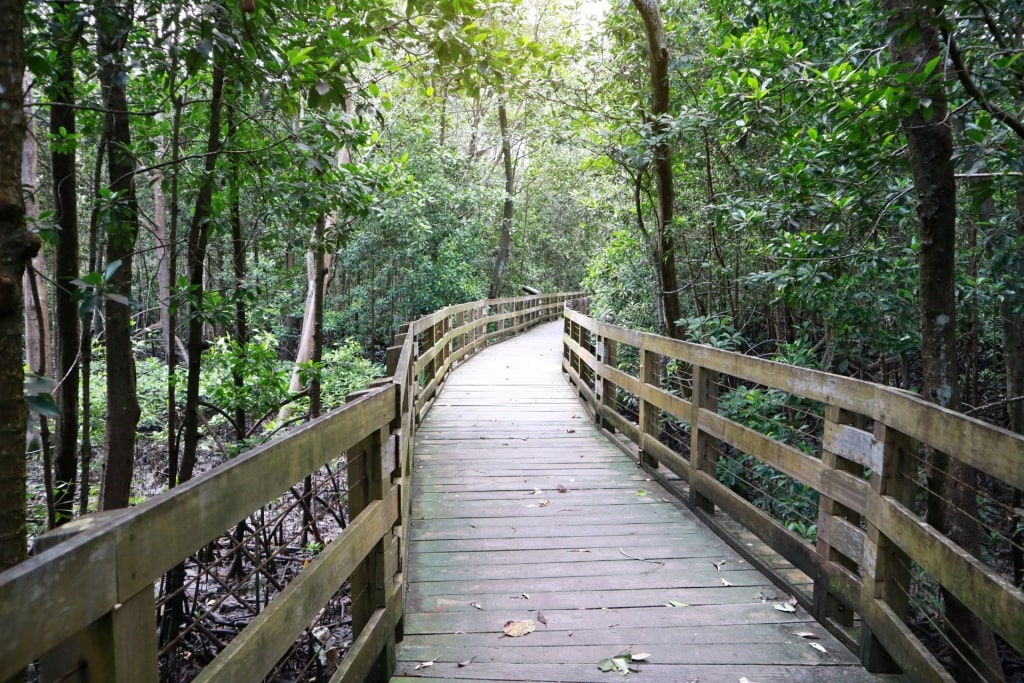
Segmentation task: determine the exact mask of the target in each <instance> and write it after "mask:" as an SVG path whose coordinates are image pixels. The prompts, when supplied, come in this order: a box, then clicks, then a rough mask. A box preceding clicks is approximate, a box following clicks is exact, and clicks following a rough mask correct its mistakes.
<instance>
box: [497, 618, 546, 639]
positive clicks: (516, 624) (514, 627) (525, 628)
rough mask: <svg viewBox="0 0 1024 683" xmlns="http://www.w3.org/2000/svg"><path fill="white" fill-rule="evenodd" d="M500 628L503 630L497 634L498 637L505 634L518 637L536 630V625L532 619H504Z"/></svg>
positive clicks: (502, 636)
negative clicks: (503, 623)
mask: <svg viewBox="0 0 1024 683" xmlns="http://www.w3.org/2000/svg"><path fill="white" fill-rule="evenodd" d="M502 630H503V631H505V632H504V633H503V634H501V635H500V636H498V637H499V638H504V637H505V636H508V637H509V638H518V637H520V636H525V635H526V634H527V633H533V632H534V631H535V630H537V625H536V624H535V623H533V619H523V620H522V621H506V622H505V626H504V627H503V629H502Z"/></svg>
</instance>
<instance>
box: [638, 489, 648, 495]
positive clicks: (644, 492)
mask: <svg viewBox="0 0 1024 683" xmlns="http://www.w3.org/2000/svg"><path fill="white" fill-rule="evenodd" d="M636 495H638V496H646V495H647V491H644V490H643V489H637V490H636Z"/></svg>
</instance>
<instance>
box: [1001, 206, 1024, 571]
mask: <svg viewBox="0 0 1024 683" xmlns="http://www.w3.org/2000/svg"><path fill="white" fill-rule="evenodd" d="M1016 223H1017V234H1016V235H1015V236H1013V237H1016V238H1017V239H1018V240H1021V241H1022V242H1024V190H1018V191H1017V221H1016ZM1017 277H1020V274H1019V273H1018V274H1017ZM999 313H1000V317H1001V318H1002V323H1003V358H1004V359H1005V360H1006V413H1007V416H1008V417H1009V421H1010V430H1011V431H1013V432H1016V433H1017V434H1024V295H1022V294H1021V293H1020V292H1019V290H1018V291H1017V294H1016V295H1015V296H1005V297H1003V300H1002V301H1000V302H999ZM1021 498H1022V496H1021V492H1020V491H1019V490H1016V491H1014V492H1013V507H1015V508H1020V507H1024V506H1022V501H1021ZM1013 539H1014V543H1013V545H1012V550H1011V556H1012V559H1013V583H1014V585H1015V586H1019V585H1021V582H1024V550H1022V548H1024V525H1022V524H1018V525H1017V528H1016V530H1015V532H1014V533H1013Z"/></svg>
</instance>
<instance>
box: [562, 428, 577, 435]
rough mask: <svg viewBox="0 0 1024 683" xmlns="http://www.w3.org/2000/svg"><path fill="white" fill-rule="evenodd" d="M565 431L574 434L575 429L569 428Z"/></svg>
mask: <svg viewBox="0 0 1024 683" xmlns="http://www.w3.org/2000/svg"><path fill="white" fill-rule="evenodd" d="M565 431H566V432H567V433H569V434H575V433H576V430H575V429H571V428H570V429H566V430H565Z"/></svg>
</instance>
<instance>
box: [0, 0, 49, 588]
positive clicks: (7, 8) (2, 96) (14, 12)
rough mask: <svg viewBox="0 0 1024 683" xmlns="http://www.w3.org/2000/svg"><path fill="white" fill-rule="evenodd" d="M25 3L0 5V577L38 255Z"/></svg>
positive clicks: (15, 526)
mask: <svg viewBox="0 0 1024 683" xmlns="http://www.w3.org/2000/svg"><path fill="white" fill-rule="evenodd" d="M24 12H25V2H24V0H0V26H4V27H6V28H5V29H4V39H3V40H0V571H2V570H4V569H6V568H8V567H11V566H13V565H15V564H17V563H18V562H21V561H22V560H24V559H25V555H26V547H25V543H26V531H25V476H26V474H25V420H26V417H27V407H26V405H25V397H24V393H23V391H24V384H25V372H24V367H23V365H22V358H21V351H22V344H23V342H24V338H23V334H24V330H25V320H24V317H23V316H24V313H23V311H22V306H23V299H22V296H23V294H22V287H21V283H22V276H23V274H24V271H25V263H26V262H27V261H28V260H29V259H31V258H33V257H34V256H35V255H36V254H37V253H38V252H39V238H38V237H37V236H35V235H32V234H31V233H29V232H28V231H27V230H26V229H25V202H24V197H23V195H22V190H21V145H22V141H23V140H24V138H25V112H24V109H23V107H24V104H25V99H24V94H23V90H22V78H23V76H24V71H25V55H24V43H23V39H22V22H23V17H24Z"/></svg>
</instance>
